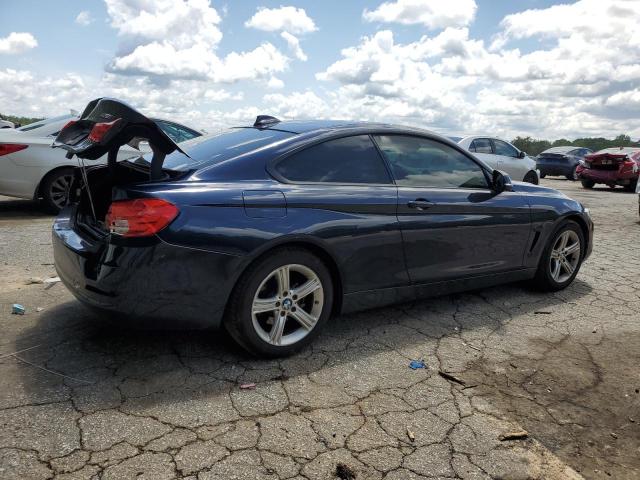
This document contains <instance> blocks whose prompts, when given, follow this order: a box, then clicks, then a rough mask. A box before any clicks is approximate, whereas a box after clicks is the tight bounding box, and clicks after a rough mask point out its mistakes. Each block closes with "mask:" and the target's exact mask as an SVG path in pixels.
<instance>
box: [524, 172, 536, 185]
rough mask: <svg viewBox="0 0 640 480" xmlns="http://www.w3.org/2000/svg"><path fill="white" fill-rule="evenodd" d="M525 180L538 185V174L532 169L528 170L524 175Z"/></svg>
mask: <svg viewBox="0 0 640 480" xmlns="http://www.w3.org/2000/svg"><path fill="white" fill-rule="evenodd" d="M522 181H523V182H527V183H533V184H534V185H538V182H539V180H538V174H537V173H536V172H534V171H532V170H530V171H528V172H527V174H526V175H525V176H524V179H523V180H522Z"/></svg>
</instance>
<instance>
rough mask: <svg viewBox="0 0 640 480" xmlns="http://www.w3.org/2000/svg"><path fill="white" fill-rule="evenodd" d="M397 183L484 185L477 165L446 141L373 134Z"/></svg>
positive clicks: (429, 185)
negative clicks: (445, 142)
mask: <svg viewBox="0 0 640 480" xmlns="http://www.w3.org/2000/svg"><path fill="white" fill-rule="evenodd" d="M374 139H375V141H376V143H377V144H378V146H379V147H380V150H382V152H383V153H384V155H385V157H386V158H387V160H388V161H389V164H390V166H391V171H392V172H393V176H394V177H395V179H396V183H397V184H398V185H406V186H419V187H444V188H456V187H462V188H487V187H488V183H487V179H486V177H485V175H484V172H483V170H482V168H481V167H480V165H478V164H477V163H475V162H474V161H473V160H471V159H470V158H469V157H467V156H466V155H464V154H463V153H461V152H459V151H457V150H455V149H453V148H451V147H450V146H448V145H445V144H443V143H440V142H437V141H435V140H430V139H427V138H422V137H411V136H406V135H375V136H374Z"/></svg>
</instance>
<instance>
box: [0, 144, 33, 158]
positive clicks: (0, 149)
mask: <svg viewBox="0 0 640 480" xmlns="http://www.w3.org/2000/svg"><path fill="white" fill-rule="evenodd" d="M28 146H29V145H20V144H19V143H0V157H1V156H2V155H9V154H10V153H15V152H19V151H20V150H24V149H25V148H27V147H28Z"/></svg>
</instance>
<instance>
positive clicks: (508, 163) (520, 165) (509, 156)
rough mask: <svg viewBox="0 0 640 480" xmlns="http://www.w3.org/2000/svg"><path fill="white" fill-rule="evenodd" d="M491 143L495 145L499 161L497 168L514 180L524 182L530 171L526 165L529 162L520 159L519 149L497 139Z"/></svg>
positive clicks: (494, 148) (494, 149)
mask: <svg viewBox="0 0 640 480" xmlns="http://www.w3.org/2000/svg"><path fill="white" fill-rule="evenodd" d="M491 142H492V143H493V151H494V152H495V156H496V159H497V161H498V166H497V167H496V168H497V169H498V170H502V171H504V172H507V173H508V174H509V176H510V177H511V178H513V179H514V180H517V181H519V182H520V181H522V180H523V179H524V176H525V175H526V174H527V172H528V171H529V168H528V167H527V165H526V163H527V162H526V161H525V159H523V158H520V156H519V155H520V152H519V151H518V149H517V148H516V147H514V146H513V145H511V144H510V143H507V142H504V141H502V140H498V139H497V138H494V139H492V141H491Z"/></svg>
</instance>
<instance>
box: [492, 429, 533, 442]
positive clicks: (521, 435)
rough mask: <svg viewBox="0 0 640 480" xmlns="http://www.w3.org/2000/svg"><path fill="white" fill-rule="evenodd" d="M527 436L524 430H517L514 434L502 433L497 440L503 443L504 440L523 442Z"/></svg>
mask: <svg viewBox="0 0 640 480" xmlns="http://www.w3.org/2000/svg"><path fill="white" fill-rule="evenodd" d="M528 436H529V432H527V431H526V430H517V431H515V432H507V433H503V434H502V435H500V436H499V437H498V440H500V441H501V442H504V441H506V440H524V439H525V438H527V437H528Z"/></svg>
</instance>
